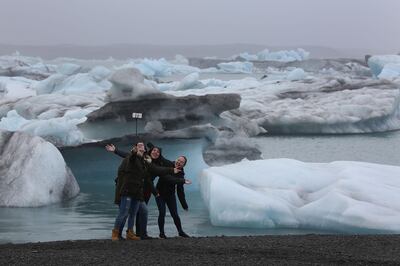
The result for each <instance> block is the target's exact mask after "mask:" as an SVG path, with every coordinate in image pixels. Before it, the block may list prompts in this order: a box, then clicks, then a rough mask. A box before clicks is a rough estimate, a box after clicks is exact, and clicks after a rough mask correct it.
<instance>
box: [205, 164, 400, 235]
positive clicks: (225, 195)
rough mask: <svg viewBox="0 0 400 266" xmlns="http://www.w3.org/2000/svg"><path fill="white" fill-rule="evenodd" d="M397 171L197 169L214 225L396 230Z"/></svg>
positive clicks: (368, 167) (399, 216)
mask: <svg viewBox="0 0 400 266" xmlns="http://www.w3.org/2000/svg"><path fill="white" fill-rule="evenodd" d="M399 177H400V167H397V166H389V165H379V164H372V163H363V162H344V161H343V162H332V163H303V162H300V161H296V160H291V159H270V160H258V161H242V162H240V163H236V164H231V165H225V166H222V167H212V168H208V169H206V170H203V172H202V174H201V176H200V180H199V183H200V189H201V194H202V197H203V200H204V202H205V203H206V206H207V208H208V210H209V213H210V219H211V223H212V224H213V225H215V226H234V227H255V228H311V229H322V230H335V231H339V232H346V231H348V232H357V231H358V232H391V233H399V232H400V225H399V221H400V178H399Z"/></svg>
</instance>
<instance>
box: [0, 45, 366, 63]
mask: <svg viewBox="0 0 400 266" xmlns="http://www.w3.org/2000/svg"><path fill="white" fill-rule="evenodd" d="M266 48H268V49H269V50H270V51H279V50H292V49H297V48H303V49H305V50H307V51H309V52H310V53H311V55H310V57H311V58H340V57H353V58H363V57H364V55H365V54H367V53H370V54H371V53H373V52H372V51H370V50H366V49H358V50H343V49H341V50H339V49H333V48H329V47H322V46H310V45H298V46H268V45H258V44H221V45H154V44H115V45H109V46H79V45H52V46H50V45H48V46H47V45H36V46H33V45H9V44H0V55H5V54H8V55H9V54H12V53H14V52H15V51H18V52H20V53H21V54H22V55H27V56H39V57H42V58H44V59H54V58H57V57H73V58H81V59H107V58H109V57H113V58H115V59H126V58H140V57H153V58H161V57H165V58H173V57H174V56H175V55H176V54H181V55H184V56H186V57H205V56H217V57H229V56H231V55H234V54H238V53H242V52H249V53H253V54H255V53H257V52H259V51H262V50H264V49H266Z"/></svg>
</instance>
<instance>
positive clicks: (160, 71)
mask: <svg viewBox="0 0 400 266" xmlns="http://www.w3.org/2000/svg"><path fill="white" fill-rule="evenodd" d="M179 60H180V61H179V62H181V61H182V60H183V59H182V58H180V59H179ZM128 66H133V67H135V68H137V69H139V70H140V72H141V73H142V74H143V75H145V76H150V77H165V76H170V75H172V74H189V73H192V72H198V71H200V70H199V69H198V68H197V67H192V66H188V65H182V64H173V63H170V62H168V61H167V60H166V59H165V58H161V59H148V58H145V59H141V60H135V61H133V62H131V63H129V64H128Z"/></svg>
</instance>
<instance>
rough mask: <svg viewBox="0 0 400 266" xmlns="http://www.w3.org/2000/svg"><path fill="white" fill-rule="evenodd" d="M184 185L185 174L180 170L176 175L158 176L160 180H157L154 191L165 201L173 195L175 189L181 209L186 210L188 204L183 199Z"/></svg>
mask: <svg viewBox="0 0 400 266" xmlns="http://www.w3.org/2000/svg"><path fill="white" fill-rule="evenodd" d="M184 184H185V172H184V171H183V170H182V172H179V173H177V174H168V175H162V176H160V178H159V179H158V183H157V186H156V189H157V192H158V193H159V194H160V196H161V197H162V198H164V199H167V198H169V197H171V196H173V195H174V194H175V188H176V192H177V194H178V199H179V201H180V203H181V205H182V208H183V209H185V210H187V209H188V204H187V202H186V198H185V190H184V188H183V185H184Z"/></svg>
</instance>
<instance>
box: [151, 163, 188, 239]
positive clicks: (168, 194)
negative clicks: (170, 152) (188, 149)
mask: <svg viewBox="0 0 400 266" xmlns="http://www.w3.org/2000/svg"><path fill="white" fill-rule="evenodd" d="M186 162H187V159H186V157H185V156H179V157H178V158H177V159H176V161H175V168H177V169H180V170H181V172H178V173H174V174H168V175H164V176H160V178H159V179H158V183H157V186H156V190H157V193H158V194H157V196H156V202H157V207H158V211H159V215H158V228H159V229H160V238H164V239H166V238H167V236H166V235H165V232H164V224H165V214H166V206H168V210H169V212H170V214H171V216H172V219H173V220H174V223H175V226H176V229H177V230H178V233H179V236H181V237H189V236H188V235H187V234H186V233H185V232H184V231H183V229H182V223H181V219H180V218H179V215H178V208H177V204H176V196H175V191H176V192H177V194H178V198H179V201H180V203H181V205H182V208H183V209H184V210H185V211H188V209H189V207H188V204H187V202H186V199H185V191H184V188H183V185H184V184H191V181H190V180H188V179H185V172H184V171H183V167H184V166H185V165H186Z"/></svg>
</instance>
